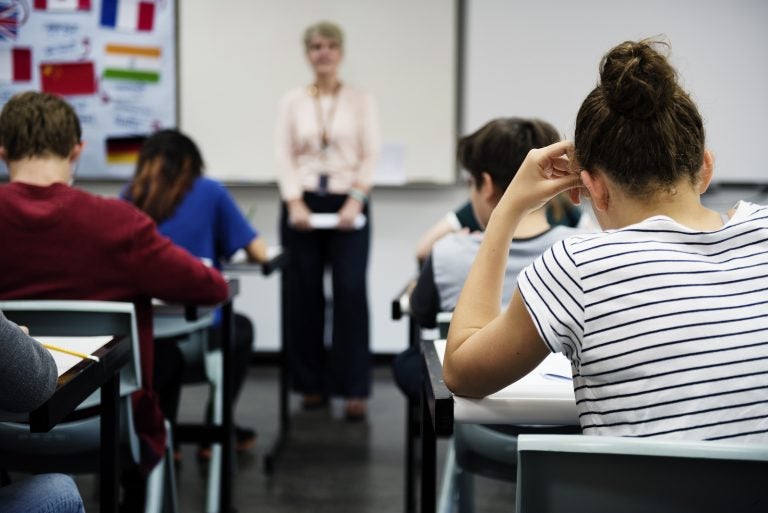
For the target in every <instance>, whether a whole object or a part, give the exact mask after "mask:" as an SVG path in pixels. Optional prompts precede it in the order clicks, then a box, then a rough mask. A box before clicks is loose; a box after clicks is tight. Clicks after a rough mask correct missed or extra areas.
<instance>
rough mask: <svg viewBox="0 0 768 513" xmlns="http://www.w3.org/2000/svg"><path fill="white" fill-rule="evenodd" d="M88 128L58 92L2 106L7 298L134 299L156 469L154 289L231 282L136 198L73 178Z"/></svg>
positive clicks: (167, 292)
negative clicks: (159, 225) (82, 185)
mask: <svg viewBox="0 0 768 513" xmlns="http://www.w3.org/2000/svg"><path fill="white" fill-rule="evenodd" d="M80 137H81V129H80V123H79V120H78V119H77V115H76V114H75V112H74V110H73V109H72V107H70V106H69V105H68V104H67V103H66V102H64V101H63V100H62V99H60V98H57V97H55V96H52V95H48V94H43V93H36V92H27V93H21V94H18V95H16V96H14V97H13V98H11V99H10V100H9V101H8V103H7V104H6V105H5V107H4V108H3V110H2V113H0V158H2V159H3V161H5V162H6V164H7V165H8V171H9V175H10V183H9V184H7V185H2V186H0V241H3V242H4V243H5V248H4V250H3V251H0V269H2V272H0V298H2V299H95V300H114V301H132V302H134V304H135V305H136V314H137V320H138V329H139V339H140V344H141V366H142V379H143V386H144V390H142V391H141V392H139V393H137V394H136V397H134V411H135V415H134V419H135V422H136V428H137V430H138V431H139V434H140V436H141V439H142V441H143V442H144V443H143V444H142V459H143V461H142V467H143V468H144V470H147V469H149V468H151V467H152V466H154V464H155V463H156V462H157V461H158V459H159V455H160V454H162V448H163V445H164V442H165V432H164V429H163V425H162V414H161V413H160V410H159V408H158V401H157V397H156V395H155V394H154V392H153V383H152V381H153V379H152V378H153V354H154V351H153V340H152V305H151V302H150V301H151V298H153V297H156V298H160V299H163V300H166V301H171V302H183V303H197V304H214V303H218V302H220V301H222V300H224V299H225V298H226V296H227V293H228V292H227V284H226V282H225V281H224V279H223V278H222V276H221V275H220V274H219V272H218V271H216V270H215V269H210V268H208V267H206V266H205V265H203V263H202V262H201V261H200V260H199V259H197V258H195V257H193V256H192V255H190V254H189V253H187V252H186V251H185V250H183V249H181V248H179V247H177V246H174V245H173V244H172V243H171V242H170V240H168V239H166V238H164V237H162V236H161V235H160V234H159V233H158V232H157V229H156V227H155V224H154V222H153V221H152V220H151V219H150V218H149V217H147V216H146V215H145V214H143V213H142V212H140V211H139V210H137V209H136V208H134V207H133V206H132V205H130V204H128V203H126V202H123V201H120V200H118V199H106V198H101V197H98V196H94V195H92V194H89V193H87V192H84V191H82V190H79V189H75V188H73V187H71V186H70V183H71V181H72V167H73V165H74V163H75V162H76V161H77V158H78V157H79V155H80V152H81V151H82V149H83V143H82V142H81V140H80ZM30 329H32V330H34V326H31V327H30Z"/></svg>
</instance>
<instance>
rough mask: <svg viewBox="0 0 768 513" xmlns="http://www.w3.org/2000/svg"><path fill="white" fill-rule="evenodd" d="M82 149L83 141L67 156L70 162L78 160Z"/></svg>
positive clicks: (83, 146)
mask: <svg viewBox="0 0 768 513" xmlns="http://www.w3.org/2000/svg"><path fill="white" fill-rule="evenodd" d="M84 148H85V141H80V142H79V143H77V144H75V146H74V148H72V152H71V153H70V154H69V160H70V162H74V161H76V160H77V159H79V158H80V154H81V153H83V149H84Z"/></svg>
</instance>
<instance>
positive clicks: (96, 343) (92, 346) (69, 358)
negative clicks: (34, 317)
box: [35, 335, 114, 376]
mask: <svg viewBox="0 0 768 513" xmlns="http://www.w3.org/2000/svg"><path fill="white" fill-rule="evenodd" d="M113 338H114V337H112V336H111V335H103V336H96V337H35V340H37V341H38V342H40V343H41V344H49V345H52V346H57V347H62V348H64V349H71V350H72V351H77V352H78V353H83V354H93V353H95V352H96V351H98V350H99V348H101V347H102V346H104V345H105V344H107V343H109V341H110V340H112V339H113ZM48 352H49V353H51V356H53V361H54V362H56V370H57V371H58V375H59V376H61V375H62V374H64V373H65V372H67V371H68V370H69V369H71V368H72V367H74V366H75V365H77V364H78V363H80V362H82V361H83V359H82V358H80V357H79V356H74V355H71V354H67V353H62V352H61V351H56V350H54V349H48Z"/></svg>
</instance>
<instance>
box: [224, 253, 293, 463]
mask: <svg viewBox="0 0 768 513" xmlns="http://www.w3.org/2000/svg"><path fill="white" fill-rule="evenodd" d="M270 250H271V251H270V252H269V255H270V258H269V260H268V261H267V262H264V263H262V264H257V263H251V262H237V263H228V264H224V268H223V270H224V272H225V273H226V274H228V275H229V274H239V273H245V274H251V273H261V275H262V276H269V275H271V274H272V273H274V272H275V271H278V270H282V269H283V268H284V267H285V264H286V262H287V259H288V254H287V253H286V252H285V251H283V250H282V248H278V247H274V248H270ZM282 310H283V309H282V308H281V311H282ZM280 347H281V350H280V356H279V358H280V383H279V387H278V396H279V397H278V408H279V414H278V428H277V437H276V438H275V441H274V442H273V443H272V446H271V447H270V448H269V449H268V450H267V452H266V453H265V454H264V472H265V473H266V474H271V473H272V472H274V470H275V466H276V465H277V459H278V457H279V456H280V452H281V451H282V449H283V447H284V446H285V442H286V441H287V439H288V434H289V433H290V427H291V417H290V415H289V404H288V403H289V397H288V391H289V389H290V383H291V378H290V372H289V368H288V361H287V355H286V351H285V347H284V346H283V343H282V342H281V344H280Z"/></svg>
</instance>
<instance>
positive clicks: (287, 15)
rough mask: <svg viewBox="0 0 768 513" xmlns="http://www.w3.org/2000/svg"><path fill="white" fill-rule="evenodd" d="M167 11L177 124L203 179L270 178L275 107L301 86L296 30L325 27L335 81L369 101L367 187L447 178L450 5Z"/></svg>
mask: <svg viewBox="0 0 768 513" xmlns="http://www.w3.org/2000/svg"><path fill="white" fill-rule="evenodd" d="M178 9H179V11H178V15H179V84H180V87H179V101H180V105H179V112H180V119H179V123H180V127H181V129H182V130H184V131H186V132H187V133H188V134H189V135H190V136H191V137H192V138H193V139H195V140H196V141H197V142H198V144H199V145H200V147H201V150H202V152H203V157H204V159H205V161H206V172H207V173H208V174H209V175H211V176H213V177H216V178H218V179H221V180H224V181H226V182H229V183H232V182H256V183H259V182H261V183H272V182H274V181H275V179H276V174H277V165H276V162H275V133H274V132H275V122H276V117H277V106H278V102H279V100H280V98H281V96H282V95H283V94H284V93H285V92H286V91H287V90H289V89H291V88H294V87H297V86H300V85H303V84H310V83H311V82H312V80H313V76H312V74H311V72H310V68H309V66H308V64H307V62H306V58H305V54H304V46H303V41H302V37H303V32H304V29H305V28H306V27H307V26H309V25H311V24H313V23H315V22H317V21H320V20H330V21H334V22H336V23H338V24H339V25H340V26H341V27H342V29H343V30H344V33H345V52H344V61H343V62H342V65H341V69H340V76H341V79H342V81H344V82H347V83H350V84H354V85H356V86H358V87H362V88H363V89H366V90H368V91H370V92H371V93H372V94H373V96H374V97H375V99H376V102H377V105H378V110H379V115H380V119H381V132H382V155H381V158H380V162H379V167H378V170H377V172H376V174H375V182H376V183H388V184H393V185H397V184H404V183H413V182H430V183H453V182H455V176H456V172H455V169H456V166H455V163H454V147H455V138H456V126H455V125H456V121H455V119H456V103H457V101H456V55H457V50H456V47H457V37H456V0H452V1H446V0H419V1H416V2H414V1H412V0H376V1H364V2H361V1H359V0H331V1H324V2H317V1H314V0H284V1H280V2H276V1H273V0H227V1H226V2H210V1H206V0H185V1H184V2H180V5H179V6H178Z"/></svg>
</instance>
